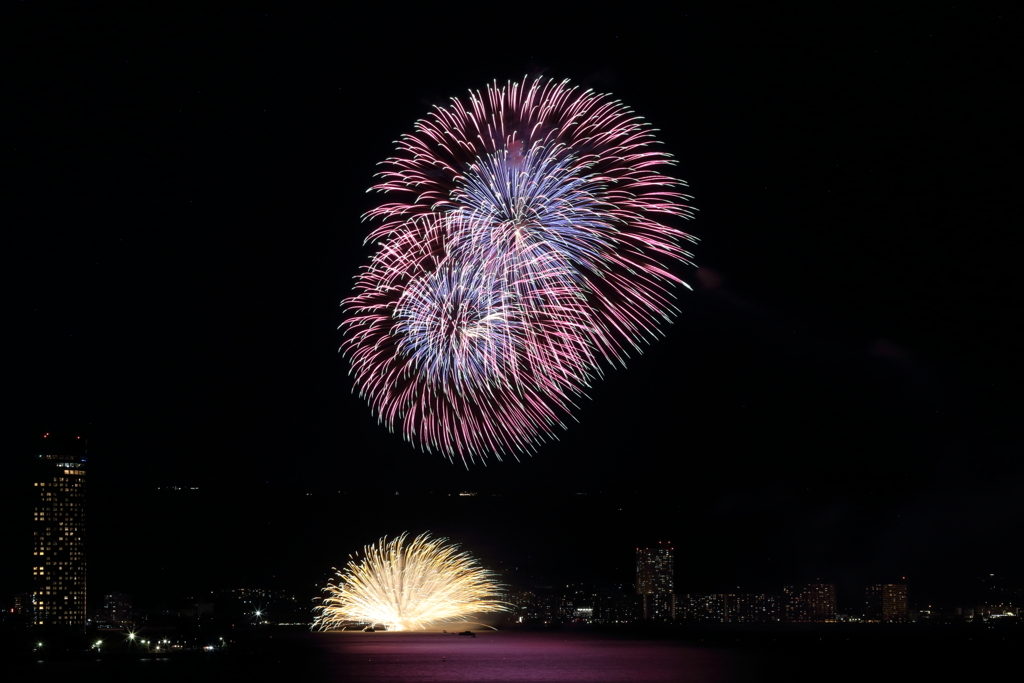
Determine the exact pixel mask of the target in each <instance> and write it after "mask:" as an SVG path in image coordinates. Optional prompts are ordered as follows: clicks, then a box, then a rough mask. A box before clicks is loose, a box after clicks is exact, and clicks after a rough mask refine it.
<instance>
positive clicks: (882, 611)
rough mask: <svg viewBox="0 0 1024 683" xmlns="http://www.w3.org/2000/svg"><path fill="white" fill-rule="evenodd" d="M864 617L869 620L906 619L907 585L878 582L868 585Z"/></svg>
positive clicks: (889, 620) (888, 620)
mask: <svg viewBox="0 0 1024 683" xmlns="http://www.w3.org/2000/svg"><path fill="white" fill-rule="evenodd" d="M865 593H866V596H865V597H866V598H867V600H866V604H865V606H864V618H865V619H867V620H868V621H887V622H891V621H906V620H907V586H906V584H902V583H876V584H874V585H872V586H868V587H867V590H866V591H865Z"/></svg>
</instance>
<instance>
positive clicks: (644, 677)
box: [8, 631, 1019, 683]
mask: <svg viewBox="0 0 1024 683" xmlns="http://www.w3.org/2000/svg"><path fill="white" fill-rule="evenodd" d="M956 642H957V643H959V645H956V644H954V645H952V646H951V645H950V643H948V642H942V643H934V642H933V643H928V642H924V643H922V642H920V641H917V640H915V641H913V642H873V643H869V644H865V643H863V642H844V641H842V639H839V640H835V639H833V640H832V641H831V642H818V640H817V639H816V638H813V637H810V638H805V639H803V640H801V641H800V642H796V643H794V642H792V641H790V642H786V643H781V644H778V645H773V644H771V643H764V642H758V643H756V644H753V645H751V644H743V643H741V642H737V644H729V643H728V642H725V639H721V638H720V639H716V641H715V642H714V643H713V644H707V645H705V644H702V643H700V642H693V641H676V640H645V639H637V638H625V637H620V636H614V635H603V634H594V633H579V632H518V631H501V632H495V631H481V632H477V637H475V638H471V637H468V636H457V635H453V634H443V633H422V632H418V633H386V632H378V633H359V632H350V633H287V632H277V633H275V634H273V635H271V634H267V633H265V634H257V635H254V634H248V635H243V636H240V638H239V639H238V642H237V643H236V645H235V646H234V647H233V648H232V649H231V650H229V651H227V652H223V653H215V654H212V655H205V654H195V655H185V656H177V657H171V658H160V657H141V658H133V659H114V658H105V659H97V658H93V659H87V660H81V661H70V662H68V661H64V662H50V661H44V662H38V661H32V662H20V663H18V665H17V666H16V667H14V668H13V669H8V671H11V673H13V674H14V677H13V678H12V679H8V680H22V679H23V680H33V681H50V680H53V681H56V680H70V679H71V678H75V679H77V680H79V681H92V680H96V681H99V680H102V681H110V682H116V681H176V682H182V681H183V682H184V683H198V682H201V681H218V682H219V683H223V681H239V680H271V681H289V682H291V681H297V682H301V681H324V682H328V681H337V682H339V683H348V682H351V683H364V682H365V683H369V682H371V681H372V682H374V683H379V682H381V681H384V682H393V683H398V682H407V681H414V682H420V681H423V682H425V681H524V682H527V681H530V682H532V681H537V682H540V681H595V682H597V681H602V682H605V681H607V682H627V681H637V682H644V681H650V682H652V683H654V682H658V681H683V682H687V683H746V682H753V681H787V682H789V681H814V682H815V683H820V682H821V681H823V680H829V681H835V680H843V681H847V680H849V681H853V680H858V681H864V680H870V681H873V682H875V681H887V680H894V681H895V680H900V681H906V680H916V679H920V678H921V677H933V676H938V677H940V678H948V677H949V676H954V677H956V676H959V675H963V676H971V675H973V674H976V673H977V672H978V671H981V670H993V669H992V667H993V666H997V667H998V664H999V662H1010V661H1011V660H1012V659H1013V658H1015V657H1016V656H1017V655H1016V654H1015V653H1018V652H1019V649H1018V648H1016V647H1011V646H1010V645H1009V644H1006V645H1000V644H998V643H991V642H988V643H985V644H983V645H978V646H975V645H972V644H971V642H969V641H967V640H966V639H964V640H963V642H960V641H956Z"/></svg>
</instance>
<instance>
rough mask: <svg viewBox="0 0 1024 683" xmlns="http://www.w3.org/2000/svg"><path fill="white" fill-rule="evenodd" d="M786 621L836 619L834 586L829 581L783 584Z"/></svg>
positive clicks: (809, 621)
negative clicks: (792, 584)
mask: <svg viewBox="0 0 1024 683" xmlns="http://www.w3.org/2000/svg"><path fill="white" fill-rule="evenodd" d="M782 590H783V593H784V594H785V606H786V611H785V614H786V621H789V622H796V623H818V624H820V623H823V622H832V621H835V620H836V587H835V584H831V583H804V584H800V585H796V586H785V587H784V588H783V589H782Z"/></svg>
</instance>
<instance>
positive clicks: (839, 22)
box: [0, 2, 1024, 602]
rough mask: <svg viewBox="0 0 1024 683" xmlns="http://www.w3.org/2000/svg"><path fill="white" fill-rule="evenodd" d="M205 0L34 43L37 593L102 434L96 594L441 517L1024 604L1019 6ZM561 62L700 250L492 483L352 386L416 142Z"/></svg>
mask: <svg viewBox="0 0 1024 683" xmlns="http://www.w3.org/2000/svg"><path fill="white" fill-rule="evenodd" d="M201 7H203V8H202V9H196V10H192V9H185V8H184V7H183V6H180V5H173V6H167V7H166V8H164V9H161V10H156V9H153V8H152V7H150V6H149V5H146V6H144V7H134V8H132V7H127V8H126V7H121V8H119V9H117V10H116V11H115V10H108V9H103V8H101V7H100V6H90V5H88V4H75V5H73V6H70V7H64V8H55V7H51V6H47V5H46V4H43V3H31V2H26V3H21V4H19V5H16V6H13V7H11V8H8V10H7V12H6V14H7V17H8V18H7V19H5V20H4V21H3V22H0V25H2V28H0V38H2V40H0V43H2V44H3V46H4V52H5V64H6V68H5V76H4V81H5V85H4V86H3V97H2V100H3V106H2V110H3V113H4V119H5V121H6V124H5V125H4V132H3V137H2V139H3V143H2V145H3V146H2V150H3V152H2V157H3V160H4V163H3V165H2V172H3V190H2V192H3V196H4V201H3V206H4V212H3V215H4V216H5V220H4V221H3V222H4V225H5V228H4V230H3V231H2V238H0V239H2V242H0V244H2V248H0V258H2V259H3V269H4V274H5V277H4V280H5V283H6V285H5V287H4V299H5V306H4V309H5V313H6V320H7V322H6V324H5V325H4V329H5V334H4V345H3V347H4V348H5V350H6V354H5V355H6V359H7V362H6V364H5V371H4V380H3V387H4V395H5V400H4V404H5V406H6V407H5V408H4V411H3V416H4V422H3V433H4V434H5V436H6V438H7V440H8V443H7V446H6V448H5V449H4V450H5V453H6V460H5V470H4V474H3V476H2V477H0V497H2V504H0V513H2V515H3V517H2V522H0V547H2V548H3V554H4V558H5V561H4V562H3V566H2V567H0V602H7V601H9V600H10V598H11V596H13V594H14V593H15V592H17V591H21V590H27V589H28V585H29V579H30V570H29V569H28V566H30V565H29V562H28V558H29V557H30V555H29V554H28V553H29V550H30V547H31V532H30V531H29V526H28V520H29V519H30V514H31V513H30V511H31V500H30V495H29V494H30V492H31V484H30V483H29V482H30V479H29V474H28V472H29V465H30V463H31V456H32V455H34V454H35V453H36V452H37V444H36V440H37V438H38V436H39V435H40V434H42V433H43V432H45V431H51V432H74V433H82V434H84V435H86V436H87V437H88V439H89V450H90V462H89V487H90V488H89V496H90V498H89V509H90V518H89V525H90V532H89V533H90V549H89V560H90V579H89V580H90V593H91V595H93V596H95V595H96V594H97V593H96V592H98V591H104V590H124V591H127V592H133V593H135V594H137V595H139V596H140V597H141V596H144V595H149V596H152V599H155V598H156V596H157V595H158V594H160V593H161V590H162V589H161V587H162V586H166V587H167V591H171V590H193V589H194V590H200V589H204V590H205V589H215V588H220V587H229V586H234V585H241V584H248V585H258V584H262V585H268V584H272V583H275V582H276V583H277V584H279V585H288V586H291V585H301V586H307V585H309V586H312V585H313V584H314V583H315V582H316V581H319V580H320V579H321V577H322V576H323V574H324V572H325V571H327V570H329V569H330V567H331V566H332V565H340V564H341V563H343V562H344V561H345V559H346V558H347V556H348V553H349V552H351V551H353V550H355V549H357V548H358V547H360V546H361V545H363V544H365V543H369V542H372V541H374V540H376V538H378V537H379V536H381V535H383V534H391V535H394V534H396V533H399V532H401V531H404V530H409V531H412V532H419V531H424V530H428V529H430V530H433V531H434V532H436V533H440V534H443V535H447V536H450V537H451V538H453V539H454V540H457V541H459V542H462V543H463V544H464V545H465V547H466V548H467V549H469V550H472V551H474V552H476V553H478V554H480V555H481V556H482V557H484V558H486V559H487V560H488V561H489V562H491V563H492V564H494V565H498V564H500V565H501V566H503V567H506V568H508V567H513V568H515V567H517V566H522V567H525V568H526V569H520V570H518V571H521V572H527V573H529V575H530V576H534V577H536V576H546V577H550V578H551V579H552V580H553V581H556V580H561V579H565V580H589V579H591V578H596V579H602V580H615V579H616V577H619V578H620V579H621V580H624V581H631V580H632V574H631V571H632V570H631V568H630V563H631V562H632V558H633V552H634V548H635V547H636V546H637V545H641V544H647V543H650V542H654V541H657V540H659V539H670V540H672V541H673V542H674V543H675V544H676V547H677V560H676V567H677V570H676V571H677V578H676V584H677V589H679V590H681V591H682V592H691V591H701V590H706V591H712V590H725V589H729V588H734V587H735V586H736V585H743V586H744V588H746V587H747V586H749V587H750V588H751V589H763V590H777V589H778V588H779V587H780V586H781V585H782V583H784V582H793V581H801V580H810V579H815V578H821V579H822V580H828V581H835V582H837V583H839V584H840V588H841V590H850V591H852V590H855V589H857V588H858V587H859V586H861V585H863V584H864V583H867V582H868V581H893V580H900V579H901V577H903V576H906V577H907V580H908V582H909V583H910V586H911V589H910V591H911V595H910V597H911V601H912V602H918V601H920V600H923V599H929V600H957V599H961V596H965V597H963V599H967V597H966V596H967V594H968V593H969V590H968V585H969V584H970V582H971V581H973V580H974V578H975V577H976V576H978V575H980V574H982V573H990V572H995V573H1000V574H1004V575H1005V576H1007V577H1008V580H1010V581H1011V582H1013V581H1015V582H1016V583H1017V584H1018V585H1020V584H1021V583H1022V573H1024V572H1022V567H1021V561H1020V548H1019V540H1020V538H1021V532H1022V514H1021V507H1020V503H1019V500H1020V496H1021V493H1022V489H1024V466H1022V462H1021V457H1020V456H1021V447H1022V444H1024V438H1022V435H1021V433H1020V427H1019V425H1020V418H1019V415H1020V411H1021V409H1022V407H1024V401H1022V399H1021V395H1022V388H1024V382H1022V380H1024V364H1022V362H1021V348H1022V343H1024V321H1022V320H1021V317H1022V316H1021V311H1022V307H1024V288H1022V286H1021V284H1020V279H1019V277H1020V269H1019V263H1020V262H1021V258H1022V256H1024V254H1022V247H1024V239H1022V237H1021V234H1022V233H1021V230H1020V227H1019V223H1020V215H1019V214H1020V211H1019V206H1018V204H1019V198H1020V187H1021V186H1022V185H1021V183H1022V181H1024V178H1022V169H1021V163H1020V158H1021V156H1020V143H1021V132H1020V130H1021V129H1020V121H1021V120H1022V118H1024V117H1022V112H1021V111H1020V107H1019V102H1018V99H1019V89H1020V83H1021V82H1024V77H1022V74H1021V67H1020V64H1021V61H1020V58H1019V57H1020V54H1019V36H1020V35H1021V28H1022V25H1021V21H1020V17H1019V16H1009V15H1002V16H1000V15H999V14H996V13H984V12H975V11H973V10H969V9H964V8H962V7H961V6H960V5H952V4H949V3H939V4H935V3H931V4H928V5H926V6H925V7H927V9H923V10H921V11H917V12H914V11H904V12H895V11H893V10H891V9H889V8H888V7H887V6H886V5H878V6H874V7H873V8H871V9H867V8H862V9H856V8H854V9H850V8H848V9H846V10H842V11H836V10H833V9H831V8H824V7H823V8H822V9H818V10H815V11H813V12H811V13H805V12H796V11H790V12H765V13H762V14H749V13H740V12H721V13H712V14H708V13H702V12H694V13H687V12H686V11H684V10H679V11H678V12H676V13H672V14H661V13H658V12H655V11H654V10H649V11H645V13H644V14H639V15H637V16H636V17H633V18H629V17H624V16H623V12H627V11H629V10H623V11H622V12H617V13H615V14H611V15H608V16H606V17H587V18H581V17H580V16H579V15H578V13H569V12H566V13H561V12H557V11H554V12H553V11H551V10H550V9H549V8H547V7H545V8H544V9H543V10H540V9H536V8H535V9H530V8H529V7H527V6H518V5H517V6H509V7H505V8H504V9H502V10H501V12H502V13H503V14H504V16H503V17H502V18H500V19H495V18H487V17H485V16H483V15H479V16H478V15H477V14H466V15H464V16H460V13H459V11H458V10H457V9H456V8H455V7H451V8H447V7H446V8H444V12H438V13H437V14H429V15H415V16H412V15H409V16H406V15H403V14H402V13H401V12H400V11H399V10H398V9H397V8H395V7H382V9H381V10H380V13H379V14H373V13H372V11H366V10H363V11H362V13H360V14H356V13H351V12H343V11H342V10H341V9H340V8H339V9H337V10H336V11H335V12H334V13H330V12H324V13H318V12H304V11H299V12H296V11H295V10H294V8H289V9H284V8H282V7H279V6H277V5H266V6H265V5H263V4H262V3H250V4H249V5H247V6H246V9H244V10H239V11H234V12H229V11H225V10H220V9H216V10H213V9H209V8H207V7H205V6H201ZM883 7H884V8H885V9H881V8H883ZM540 74H542V75H546V76H550V77H552V78H556V79H559V80H561V79H563V78H568V79H570V80H572V82H573V83H575V84H578V85H580V86H582V87H584V88H593V89H595V90H597V91H600V92H610V93H612V94H614V96H615V97H617V98H620V99H621V100H623V101H624V102H625V103H626V104H628V105H629V106H630V107H632V108H633V109H634V110H635V111H636V112H637V113H638V114H640V115H642V116H643V117H645V118H646V119H647V120H649V121H650V122H651V123H652V124H653V126H654V127H655V128H657V129H659V131H660V132H659V133H658V136H659V138H660V139H661V140H662V141H663V142H664V143H665V145H666V148H667V150H668V151H670V152H671V153H672V154H673V155H675V157H676V158H677V159H678V162H679V165H678V167H676V169H675V171H674V173H675V174H676V175H677V176H678V177H680V178H682V179H684V180H686V181H687V182H688V183H689V185H690V189H689V193H690V194H692V195H693V197H694V199H693V202H692V203H693V205H694V206H695V207H696V208H697V209H698V213H697V218H696V220H694V221H690V222H686V223H685V224H683V225H681V227H682V228H683V229H685V230H687V231H688V232H691V233H692V234H694V235H696V236H697V237H698V238H700V243H699V244H697V245H696V246H694V247H693V249H692V250H693V252H694V254H695V261H696V263H697V265H698V266H700V268H699V269H696V268H688V267H685V266H682V265H680V266H679V268H678V274H679V275H680V276H682V277H683V278H684V279H686V280H687V281H688V282H690V283H691V284H692V285H693V286H694V290H695V291H694V292H692V293H690V292H687V291H685V290H680V291H679V292H678V295H679V304H678V305H679V308H680V309H681V314H680V315H679V317H678V319H677V320H676V321H675V324H673V325H671V326H668V327H667V328H666V330H665V331H666V336H665V338H664V339H663V340H661V341H659V342H657V343H656V344H654V345H652V346H651V347H649V349H648V350H647V351H645V353H644V354H643V355H640V356H637V357H635V358H632V359H631V360H630V362H629V363H628V367H627V369H625V370H621V369H616V370H611V371H609V372H608V374H607V377H606V378H605V380H604V381H601V382H599V383H598V384H596V385H595V387H594V389H593V391H592V392H590V396H591V399H592V400H590V401H585V402H583V403H582V405H581V407H580V410H579V411H578V412H577V413H576V417H577V418H578V420H579V422H578V423H574V424H572V425H571V427H570V428H569V429H568V430H567V431H564V432H560V433H558V434H557V437H558V441H556V442H554V443H549V444H546V445H544V446H543V447H541V448H540V450H539V451H538V452H537V453H536V454H535V455H533V456H532V457H530V456H527V457H524V458H523V459H522V461H521V462H515V461H514V460H513V461H508V460H506V461H505V462H490V463H489V464H488V465H487V466H486V467H483V466H481V465H475V466H471V467H470V468H469V470H467V469H466V468H464V467H463V466H462V465H461V464H458V463H456V464H452V463H449V462H448V461H446V460H444V459H443V458H442V457H441V456H439V455H436V454H433V455H431V454H425V453H422V452H420V451H418V450H416V449H414V448H413V447H411V446H410V445H408V444H407V443H406V442H404V441H403V440H402V439H401V437H400V436H399V435H394V434H391V433H389V432H388V431H387V430H386V429H385V428H384V427H381V426H378V425H377V423H376V420H375V418H374V417H373V416H372V415H371V413H370V410H369V408H368V407H367V406H366V404H365V403H364V402H363V401H362V400H361V399H359V398H358V396H354V395H352V393H351V390H352V383H351V380H350V379H349V377H348V375H347V372H348V367H347V363H346V361H345V359H344V358H343V357H341V356H340V355H339V354H338V347H339V345H340V342H341V337H340V333H339V332H338V330H337V327H338V324H339V323H340V322H341V319H342V311H341V309H340V308H339V302H340V301H341V299H342V298H344V297H345V296H347V295H348V294H349V291H350V287H351V283H352V278H353V276H354V275H355V273H356V272H357V269H358V267H359V266H360V265H361V264H362V263H364V262H365V261H366V259H367V258H368V256H369V254H370V253H371V250H370V248H369V247H366V246H364V245H363V238H364V237H365V235H366V233H367V231H368V227H367V225H366V224H361V223H360V216H361V215H362V214H363V213H364V212H365V211H366V210H368V209H369V208H371V207H372V206H373V202H374V201H375V197H374V195H368V194H366V188H368V187H369V186H370V185H371V184H372V182H373V180H372V177H373V174H374V173H375V171H376V166H375V165H376V164H377V162H379V161H381V160H383V159H384V158H386V157H387V156H389V155H390V153H391V151H392V149H393V144H392V142H393V141H394V140H395V139H396V138H397V137H398V136H399V135H401V134H402V133H404V132H408V131H410V130H411V128H412V125H413V123H414V122H415V121H416V120H417V119H418V118H420V117H422V116H424V115H425V114H426V112H427V110H428V108H429V107H430V106H432V105H434V104H441V105H443V104H445V103H446V102H447V100H448V98H449V97H451V96H462V95H464V94H465V93H466V91H467V90H468V89H469V88H474V89H475V88H481V87H483V86H484V85H485V84H486V83H488V82H489V81H491V80H494V79H497V80H499V81H506V80H508V79H518V78H521V77H523V76H524V75H530V76H533V75H540ZM1015 216H1016V218H1014V217H1015ZM167 486H185V487H192V486H195V487H198V488H199V491H198V492H196V493H184V492H183V493H180V494H177V495H172V494H171V493H168V492H166V491H158V487H167ZM464 490H468V491H477V492H479V494H480V495H479V496H478V497H476V498H474V499H472V500H464V499H458V498H457V497H456V498H453V499H451V500H445V499H444V498H442V497H441V496H440V494H447V493H458V492H459V491H464ZM339 491H341V492H343V493H340V494H339V493H338V492H339ZM396 491H398V492H399V493H400V494H403V495H405V497H404V498H403V497H402V495H399V496H395V492H396ZM430 492H433V497H432V496H431V494H430ZM577 493H587V494H588V495H587V496H586V497H583V496H576V494H577ZM307 494H312V495H307ZM492 494H501V497H500V498H498V497H493V496H492ZM188 496H192V497H191V498H189V497H188ZM584 498H586V502H582V501H583V499H584ZM398 501H402V502H401V503H399V502H398ZM459 505H464V507H462V508H460V507H458V506H459ZM620 508H621V509H620ZM23 559H24V561H22V560H23ZM915 591H916V593H915ZM310 594H311V595H314V594H315V590H313V589H311V590H310ZM851 595H852V594H851ZM840 600H841V602H842V600H843V597H842V594H841V596H840Z"/></svg>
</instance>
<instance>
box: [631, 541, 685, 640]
mask: <svg viewBox="0 0 1024 683" xmlns="http://www.w3.org/2000/svg"><path fill="white" fill-rule="evenodd" d="M674 576H675V566H674V552H673V548H672V546H671V544H669V543H661V542H659V543H658V547H656V548H637V549H636V592H637V593H638V594H639V595H641V596H642V600H643V617H644V619H652V620H655V621H667V620H669V619H672V618H674V616H675V596H674V595H673V590H674Z"/></svg>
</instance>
